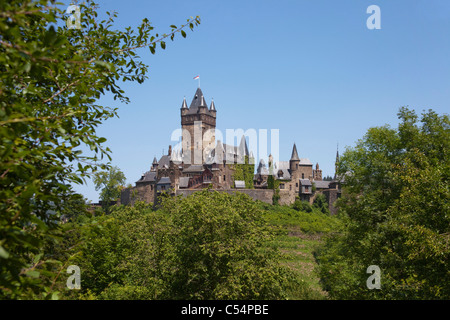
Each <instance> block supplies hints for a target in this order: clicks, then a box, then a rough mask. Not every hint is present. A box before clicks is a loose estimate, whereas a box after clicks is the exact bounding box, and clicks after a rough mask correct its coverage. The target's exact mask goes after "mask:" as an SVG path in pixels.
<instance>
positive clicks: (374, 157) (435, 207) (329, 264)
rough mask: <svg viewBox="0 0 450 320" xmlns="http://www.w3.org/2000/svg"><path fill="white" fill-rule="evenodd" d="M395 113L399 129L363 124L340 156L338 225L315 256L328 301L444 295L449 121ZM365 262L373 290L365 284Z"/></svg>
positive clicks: (449, 278) (449, 218)
mask: <svg viewBox="0 0 450 320" xmlns="http://www.w3.org/2000/svg"><path fill="white" fill-rule="evenodd" d="M398 116H399V119H400V124H399V126H398V129H392V128H390V127H388V126H384V127H377V128H371V129H369V130H368V132H367V134H366V135H365V136H364V138H363V139H361V140H360V141H359V142H358V143H357V145H356V147H354V148H351V149H348V150H347V151H346V152H345V154H344V156H343V157H342V158H341V160H340V168H339V174H340V176H341V177H345V188H344V191H345V195H344V196H343V197H342V198H341V199H340V200H339V207H340V215H341V220H342V221H343V222H344V225H345V227H344V228H343V230H342V232H341V233H338V234H335V235H334V236H333V237H330V238H329V239H328V241H327V244H326V246H325V247H324V248H323V249H322V250H321V252H320V255H319V265H320V277H321V279H322V281H323V285H324V288H325V289H326V290H328V292H329V294H330V296H331V297H332V298H336V299H449V298H450V285H449V284H450V271H449V270H450V268H449V261H450V247H449V242H450V236H449V235H450V202H449V199H450V188H449V176H450V148H449V146H450V121H449V118H448V115H442V116H439V115H437V114H436V113H435V112H433V111H431V110H430V111H428V112H424V113H423V114H422V116H421V117H420V119H419V117H418V116H417V115H416V114H415V112H413V111H411V110H409V109H408V108H401V109H400V112H399V114H398ZM371 265H377V266H378V267H379V268H380V270H381V279H380V280H381V289H379V290H378V289H374V290H369V289H368V288H367V286H366V279H367V278H368V276H369V274H367V273H366V270H367V268H368V267H369V266H371Z"/></svg>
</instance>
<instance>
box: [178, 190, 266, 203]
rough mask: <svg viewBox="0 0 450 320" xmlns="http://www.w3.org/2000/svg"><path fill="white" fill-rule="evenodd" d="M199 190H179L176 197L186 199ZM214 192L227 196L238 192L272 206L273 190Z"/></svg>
mask: <svg viewBox="0 0 450 320" xmlns="http://www.w3.org/2000/svg"><path fill="white" fill-rule="evenodd" d="M200 190H202V189H180V190H177V191H176V195H183V196H186V197H187V196H190V195H191V194H193V193H195V192H197V191H200ZM215 191H218V192H226V193H228V194H233V193H235V192H240V193H244V194H246V195H248V196H250V197H251V198H252V199H253V200H260V201H263V202H266V203H270V204H272V197H273V190H271V189H224V190H215Z"/></svg>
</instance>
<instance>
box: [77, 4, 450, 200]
mask: <svg viewBox="0 0 450 320" xmlns="http://www.w3.org/2000/svg"><path fill="white" fill-rule="evenodd" d="M97 2H98V3H99V5H100V8H99V11H100V12H105V11H113V10H114V11H117V12H118V17H117V20H116V26H117V28H118V29H122V28H124V27H127V26H132V27H136V26H137V25H138V24H139V22H140V21H142V19H143V18H145V17H147V18H148V19H149V20H150V21H151V22H152V24H153V26H154V27H155V29H156V30H157V32H159V33H164V32H169V31H170V27H169V26H170V25H171V24H175V25H180V24H182V23H184V22H185V21H186V19H188V18H189V17H190V16H196V15H199V16H200V17H201V24H200V25H199V26H198V27H197V28H195V29H194V31H193V32H191V31H190V30H189V31H188V32H187V38H186V39H184V38H182V37H181V36H178V37H176V38H175V40H174V41H173V42H170V41H169V42H168V43H167V47H166V50H158V51H157V53H156V54H155V55H151V54H150V52H149V50H148V49H140V50H139V51H138V53H139V55H140V56H141V57H142V59H143V60H144V62H145V63H146V64H148V65H149V73H148V76H149V79H148V80H147V81H145V82H144V83H143V84H141V85H139V84H138V83H134V84H126V85H124V86H123V89H124V90H125V92H126V93H127V95H128V96H129V97H130V99H131V103H130V104H127V105H125V104H123V105H120V104H117V102H114V103H116V104H115V106H117V107H119V116H120V118H118V119H111V120H108V121H106V122H105V123H104V124H103V125H102V126H101V127H100V128H99V130H98V133H99V135H101V136H104V137H106V138H107V139H108V141H107V143H106V144H107V146H109V147H110V148H111V149H112V158H113V160H112V164H113V165H116V166H118V167H119V168H120V169H121V170H122V171H123V172H124V173H125V176H126V177H127V183H131V184H133V185H134V182H135V181H136V180H138V179H139V177H140V175H141V174H142V173H143V172H144V171H147V170H149V168H150V165H151V162H152V160H153V157H154V156H156V157H157V158H158V159H159V157H160V156H161V155H162V152H163V150H164V152H167V149H168V146H169V144H172V145H174V144H176V142H173V141H171V140H170V136H171V134H172V132H173V131H174V130H175V129H177V128H179V127H180V107H181V103H182V101H183V97H186V100H187V102H188V104H189V103H190V101H191V100H192V97H193V95H194V93H195V90H196V88H197V85H198V82H197V81H196V80H193V77H194V76H196V75H200V79H201V88H202V91H203V93H204V95H205V98H206V100H207V103H208V104H210V102H211V98H214V103H215V105H216V108H217V128H218V129H220V130H222V131H223V132H225V129H227V128H229V129H237V128H242V129H244V130H247V129H250V128H253V129H256V130H259V129H267V130H269V131H270V129H279V130H280V131H279V134H280V147H279V152H280V160H289V158H290V155H291V151H292V145H293V143H294V142H295V143H296V145H297V150H298V153H299V156H300V157H301V158H309V159H310V160H311V161H312V162H313V163H314V164H315V163H317V162H318V163H319V165H320V168H321V169H322V170H323V175H333V174H334V161H335V154H336V145H337V143H339V149H340V152H343V151H344V150H345V147H346V146H349V147H352V146H354V145H355V142H356V141H357V140H358V139H360V138H361V137H363V135H364V134H365V133H366V131H367V129H368V128H370V127H374V126H381V125H384V124H390V125H391V126H393V127H396V125H397V123H398V120H397V115H396V114H397V112H398V109H399V108H400V107H401V106H409V107H410V108H412V109H415V110H416V111H417V112H418V113H421V112H422V111H423V110H427V109H429V108H431V109H433V110H435V111H436V112H438V113H440V114H442V113H449V110H450V1H448V0H427V1H425V0H414V1H404V0H394V1H393V0H389V1H387V0H371V1H365V0H342V1H336V0H315V1H312V0H296V1H287V0H277V1H264V0H260V1H256V0H246V1H242V0H241V1H234V0H227V1H214V0H208V1H206V0H205V1H203V0H201V1H200V0H199V1H196V0H192V1H187V0H183V1H173V0H165V1H145V0H129V1H123V0H120V1H106V0H105V1H97ZM370 5H378V6H379V7H380V9H381V29H380V30H369V29H368V28H367V27H366V20H367V19H368V18H369V16H370V14H368V13H366V10H367V8H368V7H369V6H370ZM103 101H104V102H105V103H111V101H110V100H109V98H108V97H105V98H104V100H103ZM269 151H270V150H269ZM266 162H267V161H266ZM75 189H76V190H77V191H78V192H81V193H82V194H83V195H84V196H85V197H86V198H88V199H89V200H92V201H94V202H96V201H98V192H96V191H95V189H94V186H93V184H92V183H88V185H87V186H77V187H76V188H75Z"/></svg>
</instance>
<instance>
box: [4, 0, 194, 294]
mask: <svg viewBox="0 0 450 320" xmlns="http://www.w3.org/2000/svg"><path fill="white" fill-rule="evenodd" d="M79 7H80V11H81V24H80V28H79V29H76V28H73V29H68V28H67V27H66V25H65V24H61V23H60V22H64V21H65V20H66V19H67V18H68V14H66V13H65V11H64V10H60V9H58V7H57V6H56V5H55V3H54V1H47V0H36V1H32V0H25V1H23V0H20V1H19V0H11V1H1V2H0V159H1V161H0V289H1V291H0V297H7V298H17V297H41V298H44V297H49V295H47V294H46V293H45V290H43V286H44V287H45V285H44V284H43V283H42V281H40V280H41V277H39V270H38V269H39V268H40V269H42V268H45V267H46V265H48V263H47V262H48V261H50V260H51V259H47V260H46V259H44V258H45V257H48V255H46V254H43V252H42V248H44V244H45V242H46V241H47V240H48V239H50V238H52V237H50V236H51V235H53V236H54V235H55V234H54V232H57V231H56V229H57V227H58V221H59V215H60V214H61V213H62V212H63V211H64V207H65V206H67V205H69V204H70V202H71V201H70V199H71V198H72V197H73V196H74V194H75V193H74V192H73V191H72V184H77V183H83V182H84V181H85V179H86V178H87V177H89V176H91V175H92V173H93V172H95V171H96V170H98V168H99V167H102V168H106V167H107V166H106V165H104V164H102V165H100V163H99V161H103V159H104V158H105V157H107V158H108V159H110V150H109V149H108V148H107V147H105V146H104V142H105V141H106V139H105V138H103V137H100V136H98V134H97V133H96V128H97V126H98V125H100V124H101V123H103V122H104V121H105V120H107V119H109V118H111V117H115V116H117V108H114V107H112V106H102V105H98V104H97V103H96V101H97V100H98V99H99V98H100V97H101V96H102V95H106V94H109V95H111V96H112V97H113V98H114V100H116V99H118V100H119V101H120V102H125V103H127V102H129V99H128V98H127V97H126V96H125V93H124V91H123V90H122V89H121V88H120V86H119V84H120V83H121V82H123V81H135V82H138V83H142V82H143V81H144V80H145V79H146V77H147V76H146V74H147V70H148V69H147V68H148V67H147V65H145V64H144V63H143V62H142V60H141V58H140V57H139V56H138V55H137V49H139V48H147V49H149V50H150V51H151V52H152V53H154V52H155V50H156V49H157V46H158V47H159V46H160V47H161V48H162V49H164V48H165V46H166V41H167V40H168V39H171V40H172V39H174V37H175V35H176V34H177V33H181V35H182V36H183V37H185V36H186V33H185V31H184V29H185V28H187V27H189V28H191V29H193V27H194V26H195V25H197V24H198V23H199V22H200V21H199V18H198V17H197V18H192V19H189V20H188V22H187V23H186V24H184V25H182V26H181V27H176V26H174V25H172V26H171V31H170V33H169V34H161V35H159V34H157V33H154V31H153V29H154V28H153V26H152V25H151V24H150V22H149V21H148V19H144V20H143V21H142V23H141V24H140V25H139V26H138V27H137V29H136V30H132V29H131V28H126V29H125V30H123V31H122V30H115V29H114V26H113V23H114V18H115V17H116V13H107V14H108V16H109V17H108V19H106V20H103V21H98V20H97V10H96V4H95V3H94V2H92V1H86V2H85V3H84V4H80V5H79ZM64 9H65V8H64ZM82 147H85V148H87V149H88V150H89V149H90V150H91V153H89V154H87V153H83V152H82V151H81V148H82ZM51 241H53V240H51ZM49 263H50V262H49ZM49 268H51V267H49Z"/></svg>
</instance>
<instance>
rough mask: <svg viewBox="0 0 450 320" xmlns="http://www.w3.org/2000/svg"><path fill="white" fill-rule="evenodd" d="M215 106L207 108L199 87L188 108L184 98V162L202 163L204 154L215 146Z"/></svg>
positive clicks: (182, 108)
mask: <svg viewBox="0 0 450 320" xmlns="http://www.w3.org/2000/svg"><path fill="white" fill-rule="evenodd" d="M216 113H217V110H216V107H215V105H214V101H213V102H211V107H210V108H209V109H208V106H207V104H206V100H205V97H204V96H203V92H202V90H201V89H200V88H198V89H197V91H196V92H195V95H194V98H193V99H192V102H191V105H190V106H189V108H188V107H187V104H186V99H184V100H183V104H182V106H181V128H182V130H183V136H182V153H183V161H184V163H185V164H188V165H191V164H196V165H199V164H203V163H204V162H205V160H206V155H207V154H208V152H209V151H210V150H212V149H213V148H214V146H215V140H216V137H215V129H216Z"/></svg>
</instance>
